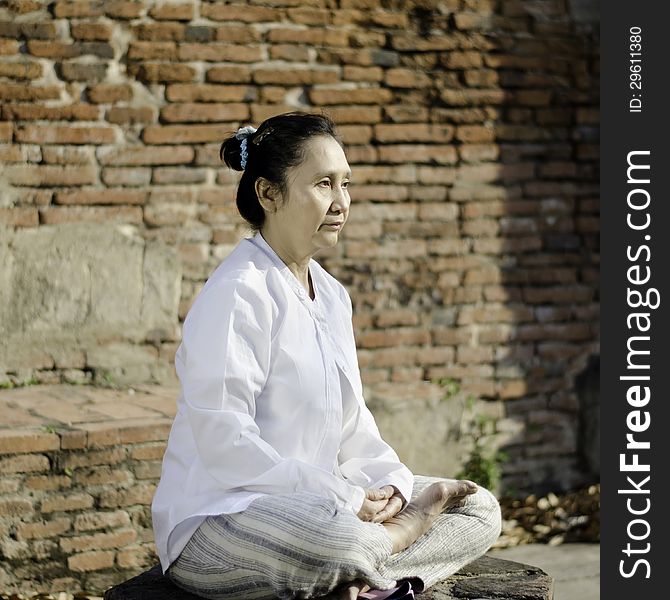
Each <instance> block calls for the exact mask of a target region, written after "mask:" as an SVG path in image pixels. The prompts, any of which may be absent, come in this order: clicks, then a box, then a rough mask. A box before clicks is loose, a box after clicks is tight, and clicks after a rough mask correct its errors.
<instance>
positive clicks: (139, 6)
mask: <svg viewBox="0 0 670 600" xmlns="http://www.w3.org/2000/svg"><path fill="white" fill-rule="evenodd" d="M104 7H105V14H106V15H107V16H109V17H113V18H115V19H134V18H136V17H139V16H141V15H142V14H143V13H144V12H145V10H146V5H145V4H144V3H142V2H137V1H135V0H132V1H130V2H124V1H123V0H111V1H109V2H105V3H104Z"/></svg>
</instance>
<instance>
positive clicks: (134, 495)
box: [100, 483, 156, 508]
mask: <svg viewBox="0 0 670 600" xmlns="http://www.w3.org/2000/svg"><path fill="white" fill-rule="evenodd" d="M155 490H156V484H155V483H138V484H136V485H134V486H133V487H131V488H128V489H124V490H105V491H103V492H102V493H101V494H100V507H101V508H113V507H124V506H133V505H136V504H140V505H145V506H147V505H150V504H151V500H152V499H153V495H154V492H155Z"/></svg>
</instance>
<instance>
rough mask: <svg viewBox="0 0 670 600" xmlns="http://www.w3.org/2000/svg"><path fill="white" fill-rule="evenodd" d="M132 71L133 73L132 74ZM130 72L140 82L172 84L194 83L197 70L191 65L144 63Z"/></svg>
mask: <svg viewBox="0 0 670 600" xmlns="http://www.w3.org/2000/svg"><path fill="white" fill-rule="evenodd" d="M131 71H132V72H131ZM129 72H131V74H132V75H135V76H136V77H137V78H138V79H139V80H140V81H145V82H147V83H171V82H174V81H194V80H195V78H196V70H195V69H194V68H193V67H191V66H189V65H182V64H178V63H174V64H157V63H144V64H142V65H139V66H138V67H137V68H136V69H135V68H134V67H133V68H129Z"/></svg>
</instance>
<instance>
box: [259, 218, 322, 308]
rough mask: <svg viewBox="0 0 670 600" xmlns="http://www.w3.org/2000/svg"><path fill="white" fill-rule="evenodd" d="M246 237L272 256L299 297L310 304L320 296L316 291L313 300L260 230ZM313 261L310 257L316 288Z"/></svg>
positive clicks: (310, 271) (311, 273)
mask: <svg viewBox="0 0 670 600" xmlns="http://www.w3.org/2000/svg"><path fill="white" fill-rule="evenodd" d="M246 239H247V241H249V242H251V243H252V244H254V245H255V246H257V247H258V248H260V249H261V250H263V252H265V254H267V255H268V256H269V257H270V259H271V260H272V262H273V263H274V264H275V266H276V267H277V268H278V269H279V272H280V273H281V274H282V276H283V277H284V279H286V281H287V282H288V284H289V285H290V286H291V289H293V291H294V292H295V293H296V294H297V296H298V298H300V300H302V301H307V302H309V303H310V304H311V303H312V302H314V301H316V299H317V298H318V294H319V292H318V291H315V294H316V295H315V300H314V301H313V300H312V299H311V298H310V297H309V294H307V290H305V288H304V287H302V284H301V283H300V282H299V281H298V278H297V277H296V276H295V275H294V274H293V272H292V271H291V269H289V268H288V266H287V265H286V263H285V262H284V261H283V260H282V259H281V258H280V257H279V255H278V254H277V253H276V252H275V251H274V248H272V246H270V244H268V243H267V241H266V240H265V238H264V237H263V236H262V235H261V232H260V231H257V232H256V233H255V235H254V236H253V237H251V238H246ZM312 262H313V259H311V258H310V260H309V274H310V277H311V279H312V285H313V286H314V288H315V290H316V282H315V277H314V275H315V272H316V269H313V268H312Z"/></svg>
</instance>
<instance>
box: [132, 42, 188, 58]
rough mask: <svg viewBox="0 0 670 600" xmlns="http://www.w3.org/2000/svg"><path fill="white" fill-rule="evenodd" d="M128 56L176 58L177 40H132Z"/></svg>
mask: <svg viewBox="0 0 670 600" xmlns="http://www.w3.org/2000/svg"><path fill="white" fill-rule="evenodd" d="M128 58H129V59H131V60H176V59H177V44H176V43H175V42H130V45H129V46H128Z"/></svg>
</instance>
